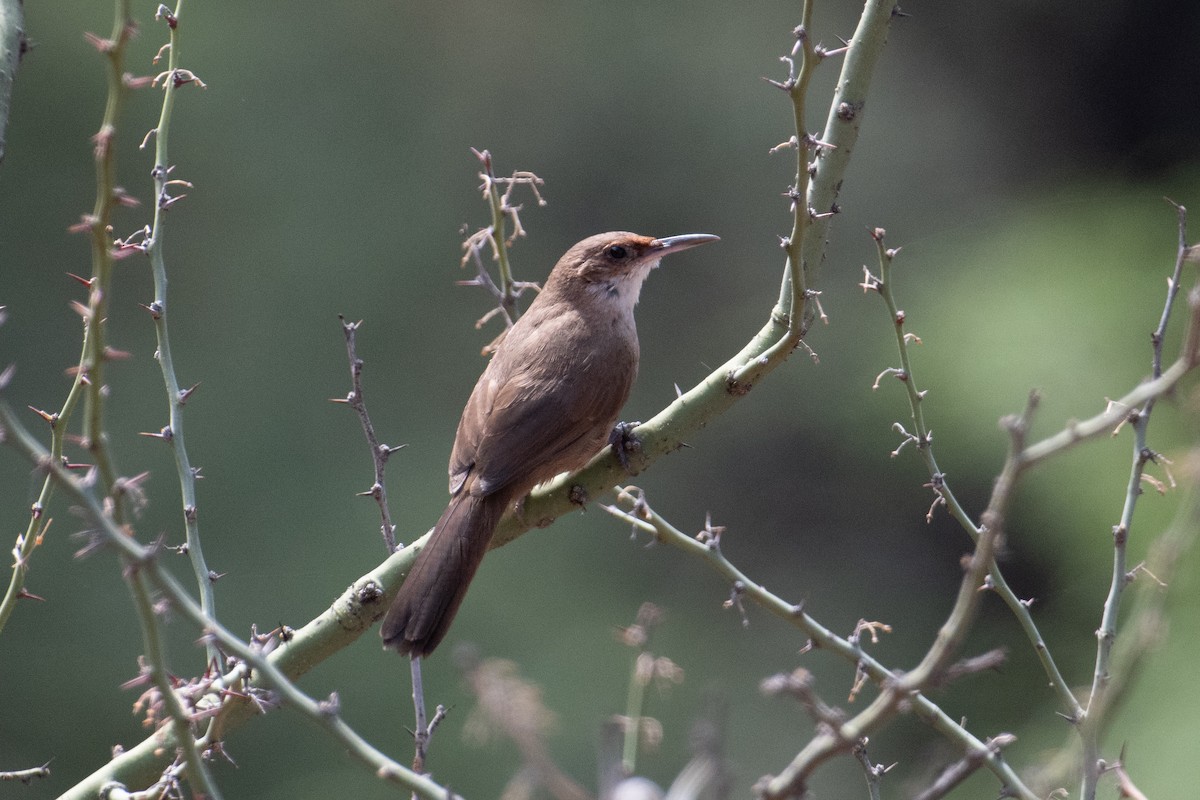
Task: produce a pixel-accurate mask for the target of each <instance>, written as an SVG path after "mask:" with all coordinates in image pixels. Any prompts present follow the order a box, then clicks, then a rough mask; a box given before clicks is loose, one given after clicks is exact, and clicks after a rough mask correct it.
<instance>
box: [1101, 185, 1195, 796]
mask: <svg viewBox="0 0 1200 800" xmlns="http://www.w3.org/2000/svg"><path fill="white" fill-rule="evenodd" d="M1173 205H1174V206H1175V210H1176V212H1177V214H1178V219H1179V223H1178V229H1179V240H1178V246H1177V249H1176V255H1175V266H1174V269H1173V271H1172V274H1171V277H1170V278H1168V279H1167V297H1166V300H1165V302H1164V303H1163V310H1162V314H1161V316H1160V317H1159V322H1158V327H1157V328H1155V329H1154V332H1153V333H1151V335H1150V342H1151V346H1152V364H1153V372H1152V380H1160V379H1161V378H1162V374H1163V371H1162V348H1163V340H1164V339H1165V338H1166V333H1167V325H1168V323H1169V322H1170V319H1171V311H1172V310H1173V308H1174V306H1175V299H1176V297H1177V296H1178V293H1179V284H1180V280H1181V278H1182V275H1183V265H1184V262H1185V261H1186V260H1187V257H1188V243H1187V209H1185V208H1184V207H1183V206H1181V205H1178V204H1173ZM1156 400H1157V397H1153V396H1152V397H1150V398H1148V399H1147V400H1146V401H1145V403H1144V404H1142V406H1141V408H1140V409H1135V410H1131V411H1129V412H1128V415H1127V417H1126V419H1127V420H1128V421H1129V423H1130V426H1131V427H1132V428H1133V465H1132V467H1131V468H1130V471H1129V480H1128V481H1127V483H1126V485H1125V502H1124V506H1123V508H1122V509H1121V518H1120V521H1119V522H1118V523H1117V524H1116V525H1114V526H1113V531H1112V533H1113V568H1112V579H1111V581H1110V583H1109V589H1108V596H1107V597H1106V598H1105V600H1104V610H1103V613H1102V615H1101V620H1100V627H1099V629H1098V630H1097V631H1096V643H1097V644H1096V662H1095V669H1094V670H1093V675H1092V688H1091V691H1090V693H1089V695H1088V704H1087V709H1086V711H1085V713H1084V716H1083V718H1082V719H1080V720H1079V736H1080V738H1081V740H1082V742H1083V782H1082V787H1081V789H1080V797H1081V798H1082V799H1083V800H1094V798H1095V796H1096V788H1097V785H1098V782H1099V780H1100V776H1101V774H1103V768H1102V762H1101V760H1100V735H1101V732H1102V730H1103V728H1104V723H1105V722H1107V720H1105V719H1104V718H1103V716H1102V713H1101V712H1102V709H1106V708H1109V707H1111V703H1109V702H1108V701H1107V698H1106V697H1105V695H1106V694H1107V692H1108V691H1109V683H1110V680H1111V677H1112V676H1111V671H1110V669H1111V659H1112V650H1113V643H1114V641H1115V640H1116V637H1117V619H1118V616H1119V614H1120V608H1121V598H1122V596H1123V594H1124V592H1125V587H1126V586H1127V585H1128V584H1129V583H1131V582H1132V580H1133V574H1132V573H1131V572H1130V571H1129V570H1128V569H1127V568H1126V543H1127V542H1128V540H1129V535H1130V531H1131V530H1132V528H1133V515H1134V510H1135V508H1136V507H1137V501H1138V498H1139V497H1140V496H1141V493H1142V480H1143V477H1144V471H1145V468H1146V464H1147V463H1150V462H1152V461H1157V460H1158V458H1159V456H1158V454H1157V453H1155V452H1154V451H1153V450H1151V449H1150V446H1149V443H1148V439H1147V429H1148V428H1149V425H1150V416H1151V414H1152V413H1153V412H1154V405H1155V401H1156Z"/></svg>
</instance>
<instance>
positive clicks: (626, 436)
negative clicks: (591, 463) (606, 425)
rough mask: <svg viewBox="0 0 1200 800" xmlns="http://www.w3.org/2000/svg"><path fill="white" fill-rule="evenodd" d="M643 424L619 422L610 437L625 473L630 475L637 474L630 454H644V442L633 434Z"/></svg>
mask: <svg viewBox="0 0 1200 800" xmlns="http://www.w3.org/2000/svg"><path fill="white" fill-rule="evenodd" d="M641 424H642V423H640V422H618V423H617V424H616V425H615V426H614V427H613V430H612V433H611V434H609V437H608V443H609V444H610V445H612V449H613V454H614V455H616V457H617V461H620V462H621V466H622V467H623V468H624V470H625V472H626V473H628V474H630V475H636V474H637V473H636V472H634V471H633V469H632V467H630V464H629V454H630V453H640V452H642V440H641V439H639V438H638V437H637V436H634V434H633V430H634V428H636V427H637V426H638V425H641Z"/></svg>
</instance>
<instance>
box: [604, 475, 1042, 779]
mask: <svg viewBox="0 0 1200 800" xmlns="http://www.w3.org/2000/svg"><path fill="white" fill-rule="evenodd" d="M617 499H618V502H619V503H621V504H622V505H623V506H625V507H619V506H615V505H609V506H603V508H604V510H605V511H607V512H608V513H610V514H612V515H613V516H615V517H617V518H618V519H621V520H622V521H624V522H627V523H629V524H631V525H633V526H634V527H635V528H637V529H638V530H640V531H643V532H645V533H648V534H650V535H651V536H654V537H655V538H656V540H658V541H659V542H662V543H664V544H669V545H671V546H672V547H675V548H677V549H680V550H682V551H684V552H685V553H688V554H690V555H693V556H696V557H698V558H700V559H701V560H702V561H704V562H705V563H706V564H708V565H709V566H710V567H712V568H713V569H714V570H716V571H717V572H718V573H719V574H720V575H722V576H723V577H724V578H725V579H726V581H727V582H728V583H729V585H730V586H731V587H732V592H733V593H734V595H735V597H736V599H738V600H740V599H741V598H745V599H748V600H750V601H752V602H754V603H756V604H757V605H759V606H761V607H762V608H764V609H766V610H767V611H769V612H770V613H771V614H773V615H775V616H776V617H779V618H780V619H782V620H784V621H785V622H787V623H788V624H789V625H792V626H793V627H795V628H797V629H798V630H800V631H801V632H803V633H804V635H805V636H806V637H808V639H809V641H810V643H811V645H812V647H813V648H815V649H823V650H828V651H829V652H831V653H833V654H834V655H836V656H838V657H839V658H841V659H842V660H844V661H846V662H847V663H848V664H851V665H853V667H854V668H855V669H861V670H862V672H863V674H865V675H866V676H867V678H868V679H869V680H871V681H872V682H873V683H875V684H876V685H877V686H879V687H881V689H882V692H881V694H880V697H881V698H883V697H886V698H887V699H886V700H885V701H884V702H882V703H880V701H879V700H878V699H877V700H876V702H875V703H872V704H871V705H870V706H869V707H868V708H867V709H865V710H864V711H863V712H862V713H861V714H859V715H858V716H856V717H854V718H853V719H852V720H849V721H847V722H846V723H845V724H844V725H843V726H841V727H840V728H839V729H837V730H833V731H831V732H830V733H829V734H828V738H826V739H823V740H822V741H821V742H820V743H819V745H817V746H815V747H813V748H811V749H810V748H805V750H804V751H803V752H802V753H801V754H800V756H798V757H797V760H795V761H793V763H792V764H791V765H789V769H788V770H785V771H784V772H783V773H781V774H780V775H779V776H776V777H775V778H773V779H771V780H770V781H769V782H768V783H767V784H763V785H760V787H759V789H760V791H761V792H763V794H764V796H766V797H784V796H788V795H789V794H791V793H794V792H795V791H797V790H798V789H799V787H801V786H802V784H803V783H804V781H805V779H806V778H807V777H808V775H809V774H810V772H811V770H812V769H814V768H815V767H816V766H818V765H819V764H821V763H824V761H826V760H827V759H828V758H829V757H831V756H833V755H835V754H836V753H839V752H845V751H848V750H849V749H851V748H852V747H853V746H854V745H855V743H857V742H858V741H859V740H861V739H862V738H863V737H864V736H867V735H869V734H870V733H871V732H872V731H873V730H875V729H877V728H878V727H879V726H880V725H882V724H883V723H884V722H886V721H887V720H888V719H891V718H892V717H894V716H895V715H896V714H898V713H900V707H901V705H902V703H901V701H903V705H905V706H907V707H908V708H911V710H912V712H913V713H914V714H916V715H917V716H918V717H919V718H920V719H922V720H923V721H925V722H926V723H927V724H928V725H929V726H930V727H931V728H933V729H934V730H935V731H937V732H938V733H939V734H941V735H942V736H944V737H946V738H948V739H950V740H951V741H953V742H954V743H955V744H956V745H957V746H958V747H959V748H960V749H961V750H962V751H963V752H964V753H974V754H977V755H978V757H979V759H980V761H981V763H983V764H984V765H985V766H986V767H987V768H988V769H990V770H991V771H992V772H993V773H995V774H996V776H997V778H998V779H999V780H1000V782H1001V783H1002V784H1003V785H1004V786H1005V787H1006V788H1007V790H1008V791H1010V792H1011V793H1012V794H1013V796H1016V797H1021V798H1024V800H1035V795H1034V794H1033V793H1032V792H1031V791H1029V790H1028V788H1026V787H1025V784H1024V783H1023V782H1022V781H1021V779H1020V777H1019V776H1018V775H1017V774H1016V772H1014V771H1013V770H1012V768H1010V767H1009V766H1008V765H1007V764H1006V763H1005V762H1004V760H1003V759H1002V758H1000V757H999V754H998V753H997V752H994V751H993V750H991V749H989V747H988V746H987V743H986V742H984V741H983V740H981V739H979V738H977V737H975V736H974V735H972V734H971V733H970V732H969V731H967V730H966V729H965V728H964V727H962V725H960V724H959V722H958V721H956V720H954V719H952V718H951V717H950V716H949V715H948V714H946V712H945V711H943V710H942V709H941V708H940V707H939V706H938V705H937V704H936V703H934V702H933V701H932V700H930V699H929V698H928V697H927V696H926V695H925V694H924V691H923V689H922V687H920V686H915V685H913V682H912V681H911V680H906V677H905V675H903V674H902V673H899V672H895V671H893V670H891V669H889V668H888V667H886V666H884V665H883V664H882V663H881V662H880V661H878V660H877V659H876V658H875V657H874V656H872V655H871V654H870V653H868V652H867V651H866V650H865V649H863V647H862V645H861V644H860V643H859V642H858V641H856V640H854V641H852V639H851V638H847V637H842V636H839V635H837V634H835V633H834V632H833V631H831V630H830V629H829V628H826V627H825V626H824V625H822V624H821V623H819V622H818V621H817V620H816V619H814V618H813V617H812V616H811V615H809V614H808V613H807V612H805V611H804V608H803V607H802V606H800V605H796V604H793V603H789V602H787V601H785V600H784V599H783V598H781V597H779V596H778V595H776V594H774V593H773V592H771V591H769V590H767V589H766V588H765V587H763V586H762V585H761V584H759V583H756V582H755V581H753V580H752V579H751V578H750V577H749V576H748V575H746V574H745V573H744V572H742V571H741V569H739V568H738V567H737V566H736V565H735V564H734V563H733V562H731V561H730V560H729V559H728V558H726V557H725V554H724V553H723V552H722V551H721V548H720V543H719V539H713V538H711V537H704V538H703V540H702V539H701V538H697V537H693V536H689V535H688V534H686V533H684V532H683V531H681V530H679V529H678V528H676V527H675V526H674V525H672V524H671V523H670V522H669V521H668V520H666V519H665V518H664V517H662V516H661V515H660V514H658V513H657V512H656V511H654V510H653V509H652V508H651V507H650V506H649V505H648V504H647V503H646V502H645V498H644V497H643V495H642V493H641V491H640V490H638V489H637V488H636V487H628V486H627V487H625V488H623V489H620V490H619V491H618V495H617ZM989 538H990V537H989ZM978 554H979V551H977V553H976V558H978ZM985 555H986V553H985ZM985 561H986V560H985ZM977 563H978V562H977ZM984 563H985V562H984ZM975 577H977V575H976V572H974V571H972V572H970V573H968V574H967V575H966V576H965V577H964V581H963V585H964V587H965V586H968V585H974V583H973V581H974V579H975ZM967 593H968V592H966V590H965V589H964V590H963V591H962V592H960V600H959V604H962V603H964V602H965V603H967V604H970V603H974V602H977V601H975V600H973V599H972V598H965V599H964V594H967ZM970 593H973V594H976V595H977V594H978V586H975V588H974V589H972V590H971V592H970ZM727 605H729V606H730V607H733V606H734V605H736V603H735V602H733V601H731V602H730V603H728V604H727ZM956 613H957V616H955V613H952V615H951V617H952V618H953V619H957V618H962V617H963V616H964V613H963V612H958V606H957V605H956ZM927 672H928V668H927ZM814 741H817V740H816V739H814Z"/></svg>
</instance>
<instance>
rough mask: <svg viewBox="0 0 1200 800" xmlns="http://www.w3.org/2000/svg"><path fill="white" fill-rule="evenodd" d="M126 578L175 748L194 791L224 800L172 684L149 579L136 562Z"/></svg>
mask: <svg viewBox="0 0 1200 800" xmlns="http://www.w3.org/2000/svg"><path fill="white" fill-rule="evenodd" d="M126 580H127V582H128V583H129V588H130V591H131V592H132V594H133V600H134V603H133V604H134V607H135V608H136V609H137V613H138V620H139V622H140V623H141V627H142V642H143V649H144V653H145V658H146V669H147V671H148V673H149V677H150V680H151V682H153V684H154V686H155V687H156V688H157V689H158V692H159V694H160V695H161V696H162V701H163V705H164V706H165V707H166V711H167V714H168V716H169V717H170V722H169V723H168V724H169V725H170V727H171V735H172V737H173V738H174V740H175V747H176V748H177V749H178V750H180V751H181V755H182V757H183V760H184V763H185V764H186V765H187V775H188V777H189V778H190V780H191V782H192V788H193V792H194V793H201V792H202V793H203V794H204V795H205V796H207V797H210V798H212V799H213V800H221V793H220V791H219V790H218V789H217V784H216V781H214V780H213V777H212V774H211V773H210V772H209V769H208V765H207V764H205V763H204V759H203V758H202V757H201V755H200V751H199V749H198V748H197V747H196V737H195V736H194V735H193V734H192V721H191V717H190V715H189V714H188V710H187V709H186V708H184V705H183V702H182V701H181V700H180V698H179V695H178V694H176V692H175V690H174V687H173V686H172V685H171V676H170V673H169V672H168V670H167V666H166V650H165V648H164V646H163V641H162V636H161V631H160V630H159V628H160V625H159V619H158V616H157V615H156V614H155V612H154V600H153V598H152V597H151V589H150V586H149V581H147V579H146V575H145V574H144V572H143V571H142V570H141V569H140V568H139V567H138V566H137V565H136V564H129V565H128V566H127V573H126Z"/></svg>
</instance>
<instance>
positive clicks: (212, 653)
mask: <svg viewBox="0 0 1200 800" xmlns="http://www.w3.org/2000/svg"><path fill="white" fill-rule="evenodd" d="M182 6H183V0H178V1H177V2H176V4H175V10H174V11H173V12H171V14H172V16H171V17H170V20H169V22H168V24H167V29H168V32H169V40H168V44H167V47H166V48H165V52H166V55H167V70H166V72H165V73H164V77H163V102H162V111H161V112H160V114H159V118H158V125H157V126H156V127H155V128H154V131H153V134H154V168H153V169H152V170H151V171H150V174H151V175H152V176H153V179H154V223H153V225H152V226H151V228H150V236H149V237H148V239H147V240H146V241H145V242H144V243H143V249H145V251H146V253H147V255H149V256H150V271H151V274H152V275H153V278H154V301H153V302H152V303H151V304H150V305H149V306H148V307H147V308H148V309H149V311H150V316H151V318H152V319H153V320H154V334H155V337H156V339H157V345H158V346H157V348H156V349H155V358H156V359H157V360H158V364H159V367H160V368H161V370H162V377H163V385H164V387H165V388H166V392H167V413H168V422H167V427H166V428H164V429H163V430H162V431H161V432H160V436H161V438H162V439H163V440H164V441H166V443H167V444H168V445H169V446H170V447H171V452H172V454H173V455H174V457H175V472H176V473H177V474H178V477H179V494H180V501H181V504H182V513H183V526H184V531H185V535H186V537H187V538H186V541H187V555H188V560H189V561H190V562H191V565H192V572H193V573H194V574H195V576H196V586H197V588H198V590H199V595H200V605H201V607H202V608H203V609H204V613H205V614H207V615H208V616H209V617H212V618H214V619H215V618H216V613H217V609H216V595H215V593H214V592H213V572H212V571H211V570H210V569H209V568H208V563H207V562H206V561H205V560H204V550H203V548H202V547H201V543H200V521H199V507H198V505H197V499H196V474H197V470H196V469H195V468H193V467H192V463H191V459H190V458H189V457H188V450H187V442H186V438H185V435H184V414H183V408H184V404H185V403H186V402H187V400H188V398H189V396H190V395H191V393H192V392H193V391H194V390H195V388H196V387H195V386H193V387H191V388H190V389H180V384H179V378H178V377H177V374H176V371H175V358H174V356H173V354H172V351H171V336H170V331H169V327H168V324H167V323H168V320H169V319H170V310H171V305H170V304H169V302H168V297H167V286H168V281H167V264H166V257H165V255H164V248H165V246H166V233H167V221H166V217H167V211H168V210H169V209H170V208H171V207H172V206H173V205H174V204H175V202H176V201H177V200H179V199H180V196H172V195H171V190H172V188H174V187H176V186H178V185H180V182H179V181H173V180H172V179H171V177H170V176H171V171H172V165H171V162H170V159H169V157H168V150H167V147H168V144H169V142H170V134H171V114H172V112H173V111H174V108H175V94H176V92H177V91H178V90H179V88H180V87H181V86H183V85H186V84H187V83H189V82H190V81H182V82H181V81H180V80H178V79H177V78H176V76H177V75H179V74H180V73H179V69H180V66H179V64H180V36H179V29H180V24H181V23H180V13H181V12H182V10H183V9H182ZM160 15H161V12H160ZM189 74H190V73H189ZM207 661H208V663H209V664H219V663H220V659H219V658H218V657H217V651H216V649H215V648H214V647H213V645H212V644H211V643H209V644H208V646H207Z"/></svg>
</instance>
